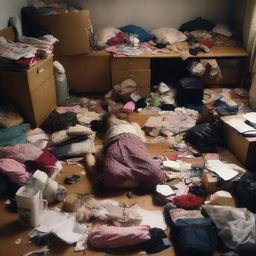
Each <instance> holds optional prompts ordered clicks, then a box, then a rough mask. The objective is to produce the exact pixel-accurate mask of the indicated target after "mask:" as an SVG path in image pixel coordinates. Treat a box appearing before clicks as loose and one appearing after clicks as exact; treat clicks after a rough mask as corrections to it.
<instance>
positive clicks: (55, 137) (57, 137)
mask: <svg viewBox="0 0 256 256" xmlns="http://www.w3.org/2000/svg"><path fill="white" fill-rule="evenodd" d="M68 139H70V136H69V135H68V134H67V132H66V131H59V132H55V133H53V134H52V135H51V136H50V141H49V143H50V145H52V146H54V145H57V144H60V143H62V142H64V141H67V140H68Z"/></svg>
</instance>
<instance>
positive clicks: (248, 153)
mask: <svg viewBox="0 0 256 256" xmlns="http://www.w3.org/2000/svg"><path fill="white" fill-rule="evenodd" d="M236 117H237V118H242V115H236ZM231 118H234V116H224V117H221V120H222V122H223V132H224V137H225V142H226V144H227V147H228V149H229V150H230V151H231V152H232V153H233V154H234V155H235V156H236V157H237V158H238V160H240V161H241V163H242V164H243V165H245V167H246V168H248V170H249V171H252V172H255V171H256V137H244V136H243V135H241V134H240V133H239V132H238V131H237V130H235V129H234V128H233V127H232V126H230V125H229V124H227V123H226V122H225V121H227V120H229V119H231Z"/></svg>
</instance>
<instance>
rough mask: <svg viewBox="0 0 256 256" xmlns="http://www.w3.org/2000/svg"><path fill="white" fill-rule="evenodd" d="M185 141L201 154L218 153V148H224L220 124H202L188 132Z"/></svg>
mask: <svg viewBox="0 0 256 256" xmlns="http://www.w3.org/2000/svg"><path fill="white" fill-rule="evenodd" d="M184 140H185V141H186V142H188V143H190V144H191V145H192V146H193V147H194V148H195V149H196V150H198V151H199V152H200V153H214V152H217V151H218V150H217V147H223V146H224V142H223V141H224V140H223V139H222V136H221V127H220V126H219V124H218V123H202V124H199V125H196V126H194V127H192V128H190V129H188V130H187V132H186V134H185V136H184Z"/></svg>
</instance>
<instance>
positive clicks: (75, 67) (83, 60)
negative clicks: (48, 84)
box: [54, 52, 111, 93]
mask: <svg viewBox="0 0 256 256" xmlns="http://www.w3.org/2000/svg"><path fill="white" fill-rule="evenodd" d="M54 58H55V60H57V61H59V62H60V63H61V64H62V65H63V66H64V68H65V71H66V75H67V80H68V84H69V86H70V88H71V89H72V91H73V92H81V93H106V92H109V91H110V90H111V73H110V54H109V53H107V52H91V53H89V54H80V55H72V56H54Z"/></svg>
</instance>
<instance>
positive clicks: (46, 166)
mask: <svg viewBox="0 0 256 256" xmlns="http://www.w3.org/2000/svg"><path fill="white" fill-rule="evenodd" d="M57 161H58V160H57V159H56V157H55V156H54V155H52V154H51V152H50V151H49V150H47V149H44V150H43V153H42V154H41V155H40V157H39V158H38V159H37V160H36V161H26V162H25V165H26V168H27V170H28V171H29V172H32V173H33V172H35V171H36V170H38V169H39V170H41V171H44V172H46V173H47V174H48V176H51V174H52V173H53V171H54V165H55V163H56V162H57Z"/></svg>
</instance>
